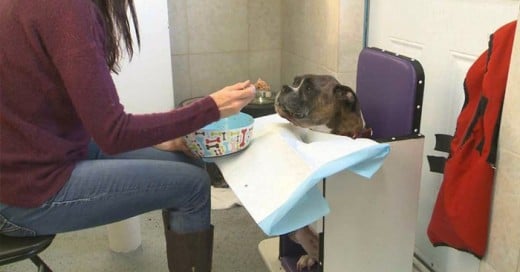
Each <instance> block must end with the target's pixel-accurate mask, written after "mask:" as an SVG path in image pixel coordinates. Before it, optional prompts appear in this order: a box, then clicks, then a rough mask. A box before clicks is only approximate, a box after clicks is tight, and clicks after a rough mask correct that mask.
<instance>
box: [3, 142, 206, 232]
mask: <svg viewBox="0 0 520 272" xmlns="http://www.w3.org/2000/svg"><path fill="white" fill-rule="evenodd" d="M210 208H211V197H210V178H209V176H208V174H207V172H206V171H205V169H204V168H203V162H202V161H196V160H193V159H191V158H189V157H187V156H185V155H184V154H182V153H176V152H165V151H160V150H158V149H155V148H151V147H150V148H144V149H139V150H135V151H131V152H126V153H121V154H118V155H114V156H108V155H106V154H103V153H102V152H101V151H100V150H99V148H98V147H97V145H96V144H94V143H91V144H90V145H89V158H88V160H84V161H81V162H79V163H78V164H77V165H76V167H75V169H74V171H73V172H72V175H71V177H70V179H69V180H68V181H67V183H66V184H65V185H64V186H63V188H62V189H61V190H60V191H59V192H58V193H57V194H56V195H55V196H54V197H52V198H51V199H49V200H48V201H46V202H45V203H44V204H43V205H41V206H40V207H37V208H30V209H27V208H19V207H13V206H7V205H3V204H0V233H3V234H5V235H9V236H34V235H46V234H53V233H62V232H67V231H73V230H80V229H85V228H90V227H95V226H100V225H105V224H109V223H113V222H116V221H120V220H123V219H126V218H130V217H133V216H136V215H139V214H142V213H146V212H149V211H153V210H158V209H166V210H168V212H169V215H170V222H169V223H170V228H171V229H172V230H174V231H176V232H178V233H188V232H196V231H202V230H207V229H208V228H209V226H210V214H211V210H210Z"/></svg>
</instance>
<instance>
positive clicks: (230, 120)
mask: <svg viewBox="0 0 520 272" xmlns="http://www.w3.org/2000/svg"><path fill="white" fill-rule="evenodd" d="M253 123H254V119H253V117H252V116H251V115H249V114H246V113H243V112H240V113H238V114H235V115H232V116H229V117H227V118H223V119H220V120H219V121H216V122H213V123H211V124H209V125H207V126H205V127H203V128H201V129H199V130H197V131H195V132H193V133H190V134H188V135H186V136H185V138H186V142H187V144H188V147H189V148H190V149H191V150H192V151H193V152H194V153H195V154H197V155H199V156H200V157H202V158H211V157H219V156H224V155H228V154H232V153H235V152H238V151H241V150H243V149H244V148H246V147H247V146H248V145H249V143H250V142H251V139H252V138H253Z"/></svg>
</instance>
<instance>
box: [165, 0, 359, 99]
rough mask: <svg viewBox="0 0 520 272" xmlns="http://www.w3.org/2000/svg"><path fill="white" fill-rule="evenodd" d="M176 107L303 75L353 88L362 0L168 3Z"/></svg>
mask: <svg viewBox="0 0 520 272" xmlns="http://www.w3.org/2000/svg"><path fill="white" fill-rule="evenodd" d="M168 3H169V7H168V9H169V14H170V33H171V44H172V63H173V64H172V66H173V81H174V90H175V94H174V95H175V101H176V102H175V103H176V104H178V103H180V102H181V101H183V100H185V99H188V98H191V97H195V96H201V95H206V94H209V93H211V92H213V91H216V90H218V89H220V88H222V87H224V86H226V85H228V84H231V83H235V82H237V81H240V80H245V79H251V80H256V79H257V78H259V77H261V78H263V79H265V80H267V81H268V82H269V83H270V84H271V85H272V87H273V89H274V90H279V89H280V87H281V85H282V84H288V83H291V82H292V79H293V77H294V76H295V75H298V74H303V73H320V74H331V75H333V76H336V77H337V78H338V79H339V80H340V81H341V82H343V83H344V84H347V85H350V86H355V73H356V65H357V56H358V54H359V51H360V50H361V48H362V39H363V37H362V36H363V9H364V1H363V0H325V1H315V0H219V1H213V0H197V1H189V0H169V2H168Z"/></svg>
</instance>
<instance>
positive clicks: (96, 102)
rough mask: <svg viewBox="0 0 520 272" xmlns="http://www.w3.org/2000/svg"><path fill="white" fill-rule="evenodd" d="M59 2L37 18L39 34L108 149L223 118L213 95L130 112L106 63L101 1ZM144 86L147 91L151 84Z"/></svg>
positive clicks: (86, 122)
mask: <svg viewBox="0 0 520 272" xmlns="http://www.w3.org/2000/svg"><path fill="white" fill-rule="evenodd" d="M56 2H59V5H57V6H56V7H55V9H56V10H55V12H53V13H52V15H49V16H51V18H43V19H42V20H41V22H40V23H39V24H38V29H39V32H40V36H41V37H42V41H43V43H44V44H45V47H46V49H47V51H48V54H49V55H50V57H51V58H52V60H53V63H54V64H55V66H56V69H57V73H58V74H59V76H60V78H61V80H62V81H63V85H64V89H65V90H66V91H67V94H68V96H69V98H70V100H71V102H72V104H73V105H74V109H75V110H76V112H77V114H78V116H79V118H80V119H81V121H82V123H83V126H84V127H85V128H86V130H87V131H88V132H89V133H90V134H91V135H92V137H93V138H94V140H95V141H96V143H97V144H98V145H99V146H100V147H101V148H102V149H103V151H104V152H107V153H118V152H123V151H128V150H131V149H136V148H141V147H146V146H151V145H154V144H158V143H160V142H163V141H166V140H170V139H173V138H176V137H180V136H183V135H186V134H188V133H190V132H192V131H195V130H197V129H198V128H200V127H202V126H204V125H206V124H209V123H211V122H213V121H216V120H218V119H219V117H220V113H219V111H218V107H217V105H216V104H215V102H214V100H213V99H212V98H210V97H209V96H207V97H205V98H203V99H201V100H199V101H197V102H196V103H192V104H190V105H189V106H186V107H183V108H179V109H175V110H172V111H169V112H163V113H152V114H130V113H126V112H125V110H124V107H123V105H122V104H121V103H120V101H119V97H118V95H117V91H116V88H115V85H114V83H113V81H112V77H111V74H110V70H109V68H108V66H107V64H106V60H105V49H104V40H105V34H104V28H103V24H102V21H101V19H100V16H99V13H98V12H97V9H96V7H95V6H94V5H93V4H92V1H89V0H68V1H56ZM144 46H146V45H144ZM143 80H146V79H143ZM142 91H143V93H142V95H143V96H144V95H146V91H147V90H142Z"/></svg>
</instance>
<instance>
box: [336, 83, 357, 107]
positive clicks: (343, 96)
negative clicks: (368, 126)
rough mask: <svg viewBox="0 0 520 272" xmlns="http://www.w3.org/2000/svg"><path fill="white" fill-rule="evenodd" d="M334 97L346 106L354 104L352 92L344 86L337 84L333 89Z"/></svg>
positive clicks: (354, 95) (354, 99) (355, 98)
mask: <svg viewBox="0 0 520 272" xmlns="http://www.w3.org/2000/svg"><path fill="white" fill-rule="evenodd" d="M334 97H335V98H336V99H338V100H341V101H345V102H347V103H348V104H355V103H356V102H357V97H356V94H355V93H354V91H353V90H352V89H351V88H350V87H349V86H345V85H341V84H338V85H336V86H335V87H334Z"/></svg>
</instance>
